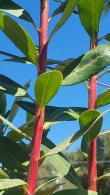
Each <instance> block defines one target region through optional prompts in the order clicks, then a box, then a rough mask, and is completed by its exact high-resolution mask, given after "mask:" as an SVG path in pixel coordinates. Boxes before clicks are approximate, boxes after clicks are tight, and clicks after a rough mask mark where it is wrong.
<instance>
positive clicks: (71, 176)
mask: <svg viewBox="0 0 110 195" xmlns="http://www.w3.org/2000/svg"><path fill="white" fill-rule="evenodd" d="M54 147H55V144H53V143H52V141H50V140H49V139H48V138H45V137H43V145H42V149H43V152H44V153H45V154H46V153H48V152H49V151H50V149H51V150H52V148H54ZM46 159H47V160H48V161H49V162H50V163H51V164H52V165H53V166H54V168H55V170H56V171H57V173H58V175H59V176H62V177H65V179H67V180H68V181H69V182H71V183H72V184H74V185H75V186H78V187H80V188H81V187H82V186H81V183H80V180H79V178H78V176H77V174H76V172H75V170H74V168H73V167H72V165H71V164H70V162H69V161H68V160H67V159H66V157H65V156H64V155H63V154H62V153H59V154H55V155H52V156H47V157H46Z"/></svg>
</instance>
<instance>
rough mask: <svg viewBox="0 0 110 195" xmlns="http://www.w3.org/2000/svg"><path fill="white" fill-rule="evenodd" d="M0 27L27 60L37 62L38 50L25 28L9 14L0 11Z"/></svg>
mask: <svg viewBox="0 0 110 195" xmlns="http://www.w3.org/2000/svg"><path fill="white" fill-rule="evenodd" d="M0 29H1V30H2V31H3V32H4V33H5V34H6V36H7V37H8V38H9V39H10V40H11V41H12V42H13V43H14V44H15V45H16V47H17V48H19V49H20V50H21V51H22V52H23V53H24V55H25V56H26V57H27V59H28V60H29V61H31V62H32V63H33V64H37V62H38V52H37V49H36V47H35V45H34V43H33V40H32V39H31V37H30V36H29V34H28V33H27V32H26V30H25V29H24V28H23V27H22V26H21V25H19V24H18V23H17V22H15V21H14V20H13V19H11V18H10V17H9V16H7V15H5V14H3V13H0Z"/></svg>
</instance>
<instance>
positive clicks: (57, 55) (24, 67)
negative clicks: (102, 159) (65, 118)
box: [0, 0, 110, 148]
mask: <svg viewBox="0 0 110 195" xmlns="http://www.w3.org/2000/svg"><path fill="white" fill-rule="evenodd" d="M15 2H17V3H18V4H20V5H22V6H23V7H24V8H25V9H26V10H27V11H28V12H29V13H31V14H32V17H33V18H34V21H35V23H36V24H37V25H39V2H40V0H31V1H28V0H22V1H20V0H15ZM58 5H59V4H58V3H55V2H54V0H50V14H51V13H52V12H53V10H54V9H55V8H57V6H58ZM60 16H61V15H59V16H57V17H56V18H55V19H54V20H53V21H52V22H51V23H50V26H49V32H50V31H51V30H52V28H53V27H54V25H55V23H56V22H57V21H58V19H59V18H60ZM109 17H110V13H109V14H108V15H107V16H103V17H102V19H101V25H100V33H99V35H100V36H103V35H105V34H107V33H110V20H109ZM17 21H18V22H19V23H20V24H22V25H23V26H24V27H25V28H26V29H27V31H28V32H29V34H30V35H31V36H32V37H33V40H34V41H35V43H38V35H37V34H36V33H35V32H34V29H33V27H32V25H31V24H30V23H28V22H25V23H24V22H23V20H20V19H17ZM89 41H90V40H89V37H88V35H87V33H86V32H85V30H84V29H83V28H82V26H81V24H80V21H79V17H78V16H77V15H72V16H71V17H70V18H69V20H68V22H67V23H66V24H65V25H64V26H63V28H62V29H60V30H59V31H58V32H57V33H56V34H55V36H54V37H53V39H52V40H51V42H50V45H49V48H48V58H52V59H58V60H64V59H67V58H75V57H78V56H80V55H81V54H82V53H84V52H86V51H88V50H89ZM0 50H3V51H7V52H9V53H13V54H15V55H20V56H22V53H21V52H20V51H19V50H18V49H17V48H15V46H14V45H13V44H12V43H11V41H10V40H8V38H6V36H5V35H4V34H3V33H2V32H0ZM1 59H2V56H1ZM0 74H4V75H6V76H8V77H10V78H12V79H14V80H15V81H16V82H18V83H20V84H22V85H23V84H24V83H26V82H27V81H28V80H30V79H31V80H32V82H31V89H30V94H32V95H33V86H34V81H35V79H36V68H35V66H34V65H30V64H19V63H8V62H6V63H5V62H1V63H0ZM102 81H104V82H106V83H108V84H110V78H109V75H108V76H106V77H105V78H104V79H103V80H102ZM105 89H106V88H105ZM103 90H104V87H100V90H98V91H100V92H101V91H103ZM7 98H8V108H9V107H10V106H11V103H12V99H13V98H12V96H9V95H8V96H7ZM87 102H88V98H87V91H86V89H85V87H84V85H83V84H79V85H75V86H72V87H61V89H60V91H59V92H58V94H57V95H56V96H55V97H54V99H53V100H52V101H51V102H50V105H55V106H87ZM109 117H110V114H109V115H108V117H107V118H106V120H105V122H104V125H103V128H104V129H108V128H109V123H108V122H109ZM21 120H22V122H23V121H25V116H24V112H23V110H22V109H20V111H19V113H18V117H17V119H16V120H15V121H14V124H15V125H17V126H18V125H19V124H20V123H21ZM78 128H79V127H78V122H64V123H60V124H57V125H55V126H54V127H53V128H52V130H51V132H50V133H49V137H50V138H51V139H52V140H53V141H55V142H56V143H59V142H60V141H62V140H63V139H65V138H67V136H69V135H71V134H73V133H74V132H76V131H77V130H78ZM77 147H79V141H78V142H77V144H76V143H75V144H74V146H73V147H72V148H77Z"/></svg>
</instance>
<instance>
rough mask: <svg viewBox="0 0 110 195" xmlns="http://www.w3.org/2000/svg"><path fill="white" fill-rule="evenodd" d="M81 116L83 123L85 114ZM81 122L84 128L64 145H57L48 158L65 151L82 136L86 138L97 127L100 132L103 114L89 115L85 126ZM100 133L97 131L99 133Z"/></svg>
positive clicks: (65, 141)
mask: <svg viewBox="0 0 110 195" xmlns="http://www.w3.org/2000/svg"><path fill="white" fill-rule="evenodd" d="M109 111H110V110H109ZM85 112H89V111H85ZM85 112H84V113H85ZM96 112H98V111H96ZM93 113H94V110H93ZM81 115H82V116H80V117H81V121H82V117H83V113H82V114H81ZM91 116H92V117H91ZM81 121H80V126H81V127H82V128H81V129H80V130H79V131H77V132H76V133H75V134H74V135H72V136H70V137H69V138H67V139H66V140H64V141H63V142H62V143H60V144H57V145H56V147H55V148H53V149H51V150H50V151H49V152H48V153H47V154H46V156H50V155H54V154H57V153H59V152H61V151H63V150H65V149H66V148H68V147H69V146H70V145H71V144H72V143H73V142H75V141H76V140H77V139H79V138H80V137H81V136H84V135H85V134H87V133H89V132H91V131H93V129H96V127H98V131H99V129H100V127H101V124H102V114H100V113H99V112H98V113H97V114H95V116H94V117H93V115H92V114H88V116H87V119H86V121H85V125H84V124H83V125H82V124H81ZM98 131H97V133H98ZM87 135H88V134H87ZM95 135H96V133H93V135H92V137H94V136H95ZM92 137H90V140H91V139H92Z"/></svg>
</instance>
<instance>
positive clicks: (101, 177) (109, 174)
mask: <svg viewBox="0 0 110 195" xmlns="http://www.w3.org/2000/svg"><path fill="white" fill-rule="evenodd" d="M107 177H110V173H106V174H104V175H102V176H100V177H98V178H97V181H99V180H101V179H105V178H107Z"/></svg>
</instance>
